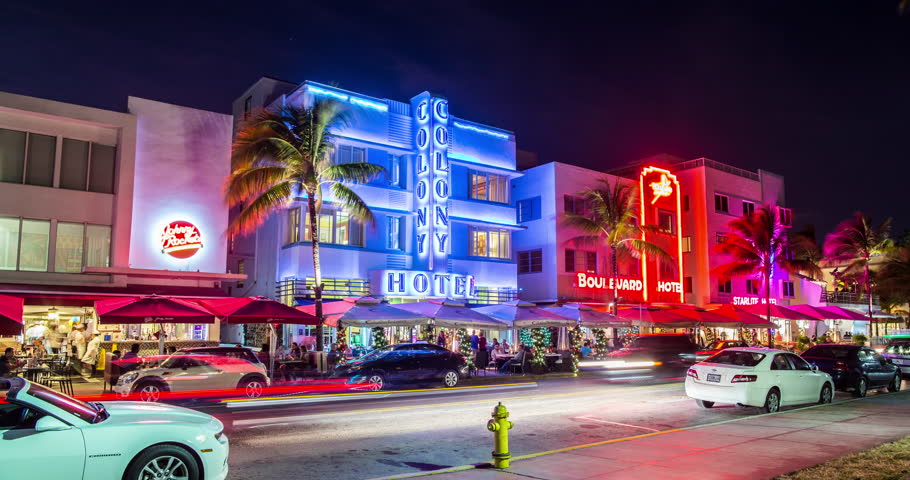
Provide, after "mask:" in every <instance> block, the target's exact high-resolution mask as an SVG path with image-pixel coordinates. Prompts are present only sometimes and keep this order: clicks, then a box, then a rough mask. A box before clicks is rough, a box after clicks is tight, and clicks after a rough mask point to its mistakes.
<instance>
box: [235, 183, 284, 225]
mask: <svg viewBox="0 0 910 480" xmlns="http://www.w3.org/2000/svg"><path fill="white" fill-rule="evenodd" d="M293 190H294V184H293V183H291V182H281V183H279V184H277V185H275V186H273V187H271V188H269V189H268V190H266V191H264V192H262V193H260V194H259V195H258V196H257V197H256V198H255V199H254V200H253V201H252V202H250V203H249V205H247V206H246V207H244V208H243V210H241V211H240V214H238V215H237V216H236V217H235V218H234V219H233V221H231V224H230V225H229V226H228V232H229V233H236V234H241V235H245V234H248V233H252V232H254V231H255V230H256V228H257V227H259V226H260V225H262V224H263V222H265V220H266V218H268V217H269V215H271V214H272V213H274V212H275V211H277V210H280V209H282V208H284V207H285V206H286V205H287V204H288V202H289V201H290V199H291V196H292V193H293Z"/></svg>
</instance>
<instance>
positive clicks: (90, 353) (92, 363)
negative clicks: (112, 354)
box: [80, 333, 101, 376]
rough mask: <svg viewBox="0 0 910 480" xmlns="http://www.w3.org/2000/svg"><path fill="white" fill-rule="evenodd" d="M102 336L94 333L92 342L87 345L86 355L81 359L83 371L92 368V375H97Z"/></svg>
mask: <svg viewBox="0 0 910 480" xmlns="http://www.w3.org/2000/svg"><path fill="white" fill-rule="evenodd" d="M100 345H101V335H98V334H97V333H92V335H91V340H90V341H89V342H88V344H87V345H86V349H85V354H84V355H83V356H82V358H81V359H80V360H81V361H82V365H83V371H84V369H85V368H89V367H91V375H90V376H94V375H95V371H96V368H97V364H98V353H99V352H100V351H101V347H100Z"/></svg>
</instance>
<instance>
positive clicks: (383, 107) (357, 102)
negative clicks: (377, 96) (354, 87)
mask: <svg viewBox="0 0 910 480" xmlns="http://www.w3.org/2000/svg"><path fill="white" fill-rule="evenodd" d="M351 103H353V104H354V105H360V106H361V107H367V108H372V109H375V110H379V111H381V112H385V111H387V110H388V109H389V107H388V105H383V104H381V103H376V102H371V101H369V100H364V99H362V98H357V97H351Z"/></svg>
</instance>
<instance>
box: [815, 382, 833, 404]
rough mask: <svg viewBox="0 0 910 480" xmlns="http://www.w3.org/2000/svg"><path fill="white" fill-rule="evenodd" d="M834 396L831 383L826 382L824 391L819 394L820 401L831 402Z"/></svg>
mask: <svg viewBox="0 0 910 480" xmlns="http://www.w3.org/2000/svg"><path fill="white" fill-rule="evenodd" d="M833 398H834V392H833V391H832V390H831V385H829V384H827V383H826V384H825V386H824V387H822V393H821V394H819V396H818V403H820V404H821V403H831V400H832V399H833Z"/></svg>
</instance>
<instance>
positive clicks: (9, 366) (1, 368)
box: [0, 347, 19, 378]
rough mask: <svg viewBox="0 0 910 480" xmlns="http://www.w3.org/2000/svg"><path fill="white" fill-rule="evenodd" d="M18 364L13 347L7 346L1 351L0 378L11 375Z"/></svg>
mask: <svg viewBox="0 0 910 480" xmlns="http://www.w3.org/2000/svg"><path fill="white" fill-rule="evenodd" d="M18 366H19V364H18V363H17V362H16V354H15V353H14V352H13V347H7V348H6V350H4V351H3V356H2V357H0V378H2V377H11V376H13V370H15V369H16V368H17V367H18Z"/></svg>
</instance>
